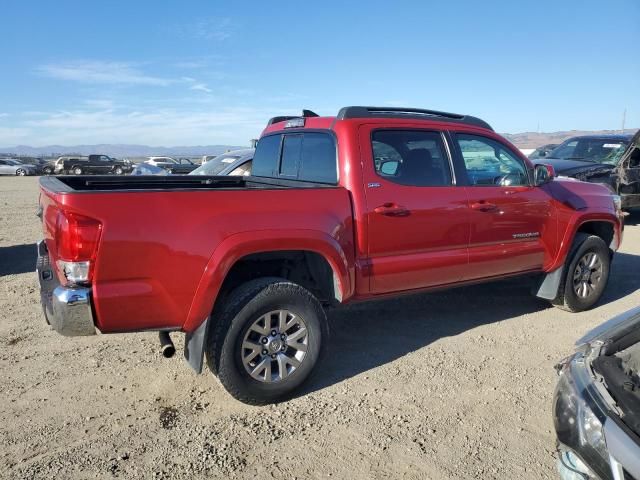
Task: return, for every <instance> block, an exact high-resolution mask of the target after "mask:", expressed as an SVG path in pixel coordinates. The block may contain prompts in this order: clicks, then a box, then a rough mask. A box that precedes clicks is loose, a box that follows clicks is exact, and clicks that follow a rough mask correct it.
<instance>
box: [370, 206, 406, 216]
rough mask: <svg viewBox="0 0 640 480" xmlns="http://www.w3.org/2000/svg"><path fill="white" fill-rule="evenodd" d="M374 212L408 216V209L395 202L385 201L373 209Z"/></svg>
mask: <svg viewBox="0 0 640 480" xmlns="http://www.w3.org/2000/svg"><path fill="white" fill-rule="evenodd" d="M373 211H374V212H376V213H379V214H380V215H386V216H387V217H407V216H409V210H407V208H406V207H403V206H402V205H396V204H395V203H391V202H388V203H385V204H383V205H380V206H379V207H376V208H374V209H373Z"/></svg>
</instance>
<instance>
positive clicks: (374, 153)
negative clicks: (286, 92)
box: [359, 125, 469, 294]
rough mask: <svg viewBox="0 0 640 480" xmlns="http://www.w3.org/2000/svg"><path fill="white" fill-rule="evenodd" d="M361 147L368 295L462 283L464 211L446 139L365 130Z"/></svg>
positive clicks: (426, 133)
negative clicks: (367, 257)
mask: <svg viewBox="0 0 640 480" xmlns="http://www.w3.org/2000/svg"><path fill="white" fill-rule="evenodd" d="M359 142H360V151H361V155H362V158H361V161H362V166H363V175H364V185H365V195H366V208H367V226H368V256H369V262H370V277H369V278H370V282H369V283H370V291H371V293H373V294H376V293H388V292H394V291H403V290H412V289H419V288H426V287H431V286H435V285H446V284H449V283H455V282H458V281H460V280H461V279H462V278H463V276H464V272H465V270H466V268H467V263H468V253H467V245H468V240H469V208H468V202H467V196H466V191H465V189H464V188H460V187H457V186H456V179H455V173H454V170H453V167H452V162H451V158H450V154H449V149H448V146H447V144H446V142H445V137H444V135H443V134H442V133H441V132H439V131H434V130H424V129H420V128H412V127H408V128H394V129H380V128H379V127H376V126H373V125H363V126H361V127H360V131H359Z"/></svg>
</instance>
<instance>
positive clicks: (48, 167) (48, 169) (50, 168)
mask: <svg viewBox="0 0 640 480" xmlns="http://www.w3.org/2000/svg"><path fill="white" fill-rule="evenodd" d="M55 169H56V161H55V160H49V161H48V162H47V163H45V164H44V165H43V166H42V173H43V174H44V175H53V174H54V172H55Z"/></svg>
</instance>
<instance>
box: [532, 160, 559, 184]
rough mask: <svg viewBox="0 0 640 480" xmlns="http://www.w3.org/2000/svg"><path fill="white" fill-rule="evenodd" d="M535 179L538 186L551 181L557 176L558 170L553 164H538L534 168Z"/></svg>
mask: <svg viewBox="0 0 640 480" xmlns="http://www.w3.org/2000/svg"><path fill="white" fill-rule="evenodd" d="M533 172H534V179H535V184H536V186H538V187H539V186H540V185H544V184H545V183H549V182H550V181H551V180H553V179H554V178H555V176H556V171H555V170H554V169H553V167H552V166H551V165H547V164H544V163H541V164H538V165H536V166H535V168H534V169H533Z"/></svg>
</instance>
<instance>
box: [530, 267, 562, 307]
mask: <svg viewBox="0 0 640 480" xmlns="http://www.w3.org/2000/svg"><path fill="white" fill-rule="evenodd" d="M563 271H564V265H563V266H561V267H560V268H557V269H555V270H554V271H553V272H549V273H547V274H546V275H545V276H544V277H543V279H542V282H541V283H540V286H539V287H538V289H537V291H536V292H535V295H536V297H538V298H544V299H545V300H554V299H555V298H556V297H557V296H558V288H559V287H560V282H561V281H562V272H563Z"/></svg>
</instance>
